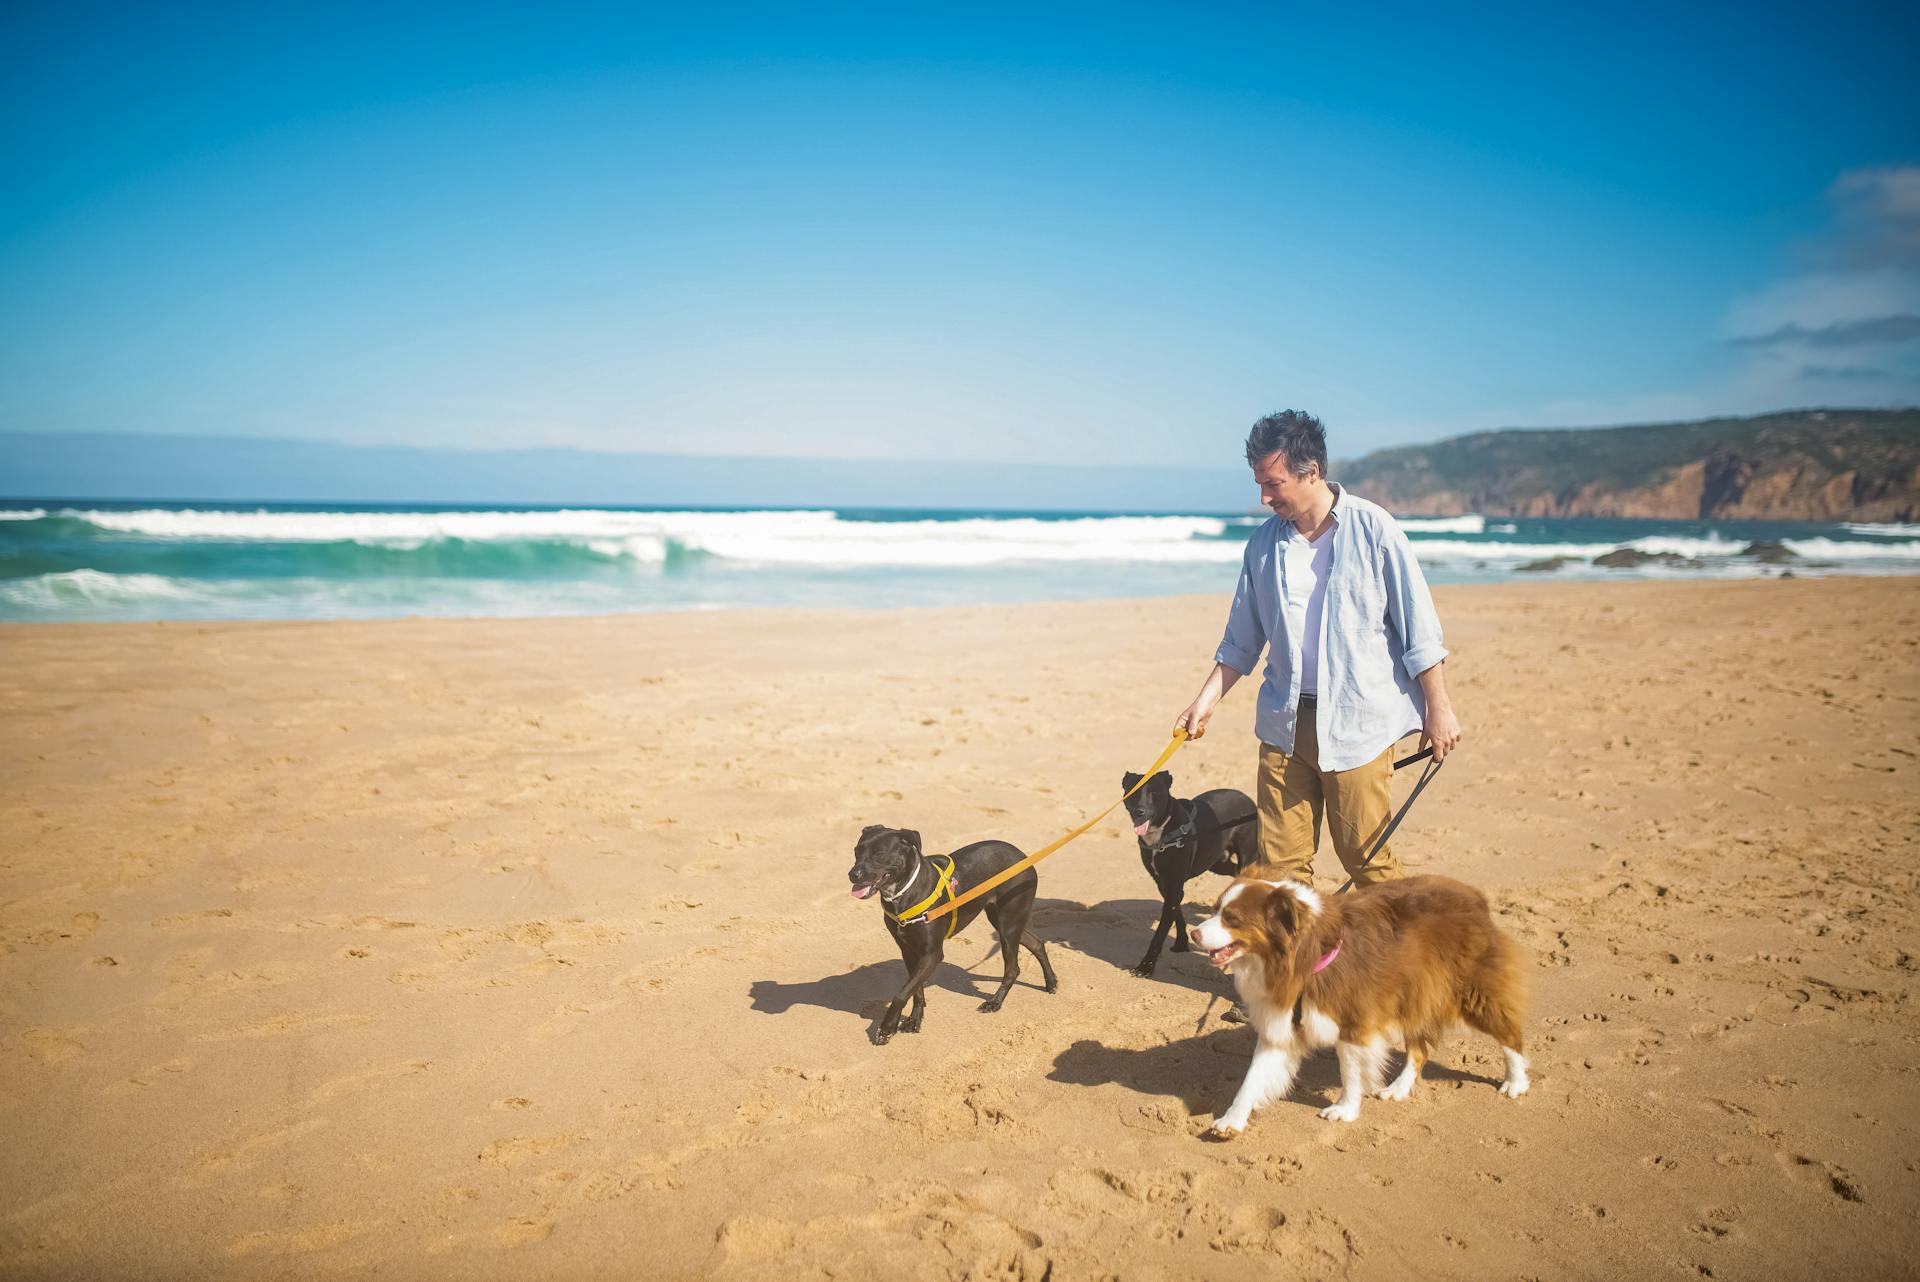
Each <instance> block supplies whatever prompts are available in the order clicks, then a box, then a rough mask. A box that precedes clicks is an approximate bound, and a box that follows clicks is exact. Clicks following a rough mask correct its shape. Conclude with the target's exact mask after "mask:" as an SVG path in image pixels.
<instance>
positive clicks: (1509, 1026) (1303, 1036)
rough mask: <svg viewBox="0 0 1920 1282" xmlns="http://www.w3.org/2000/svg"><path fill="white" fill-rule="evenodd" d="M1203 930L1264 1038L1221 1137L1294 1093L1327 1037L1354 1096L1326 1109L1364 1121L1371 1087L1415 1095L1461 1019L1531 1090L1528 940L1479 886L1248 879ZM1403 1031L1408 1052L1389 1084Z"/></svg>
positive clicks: (1221, 1123) (1433, 880)
mask: <svg viewBox="0 0 1920 1282" xmlns="http://www.w3.org/2000/svg"><path fill="white" fill-rule="evenodd" d="M1191 937H1192V940H1193V943H1194V945H1195V946H1196V947H1198V948H1201V949H1203V950H1205V951H1206V953H1207V955H1208V960H1210V961H1211V962H1212V963H1213V964H1214V965H1215V966H1218V967H1219V968H1221V969H1222V970H1226V971H1229V972H1231V973H1232V975H1233V983H1234V987H1235V988H1237V989H1238V990H1239V992H1240V999H1241V1000H1242V1001H1243V1002H1245V1003H1246V1006H1247V1010H1248V1012H1249V1014H1250V1015H1251V1019H1250V1020H1249V1021H1248V1022H1249V1023H1251V1024H1252V1025H1253V1029H1254V1034H1255V1036H1256V1037H1257V1038H1258V1041H1257V1042H1256V1043H1255V1046H1254V1051H1253V1063H1252V1064H1251V1065H1249V1066H1248V1068H1247V1076H1246V1079H1245V1080H1244V1081H1242V1082H1241V1083H1240V1090H1239V1093H1238V1094H1236V1095H1235V1096H1234V1097H1233V1103H1232V1104H1231V1105H1230V1106H1228V1108H1227V1111H1226V1112H1225V1113H1222V1114H1221V1115H1220V1117H1219V1118H1218V1119H1217V1120H1216V1121H1215V1122H1214V1124H1213V1129H1212V1131H1211V1132H1210V1134H1211V1135H1212V1136H1213V1137H1214V1138H1216V1139H1231V1138H1232V1137H1234V1136H1235V1135H1238V1134H1239V1133H1240V1132H1241V1131H1244V1130H1245V1129H1246V1128H1247V1121H1248V1119H1250V1118H1251V1117H1252V1116H1253V1110H1254V1109H1256V1108H1259V1107H1260V1106H1261V1105H1262V1104H1265V1103H1267V1102H1268V1101H1269V1100H1275V1099H1279V1098H1281V1097H1283V1096H1284V1095H1286V1093H1287V1091H1288V1090H1290V1089H1291V1088H1292V1086H1293V1079H1294V1075H1295V1074H1296V1073H1297V1072H1298V1071H1299V1069H1300V1061H1301V1060H1302V1059H1304V1058H1305V1057H1306V1055H1307V1054H1308V1053H1309V1052H1311V1051H1313V1050H1315V1049H1317V1048H1319V1047H1323V1046H1333V1047H1334V1048H1335V1051H1336V1053H1337V1054H1338V1055H1339V1058H1340V1098H1339V1099H1338V1100H1337V1101H1335V1102H1334V1103H1333V1104H1331V1105H1329V1106H1328V1107H1326V1108H1324V1109H1322V1110H1321V1111H1320V1116H1322V1117H1324V1118H1327V1119H1329V1120H1330V1121H1336V1122H1351V1121H1352V1120H1353V1119H1354V1118H1356V1117H1358V1116H1359V1115H1360V1097H1361V1096H1362V1095H1366V1094H1374V1095H1377V1096H1378V1097H1379V1098H1381V1099H1394V1100H1403V1099H1406V1098H1407V1096H1408V1095H1409V1094H1411V1093H1412V1091H1413V1084H1414V1082H1415V1081H1416V1080H1417V1079H1418V1078H1419V1076H1420V1068H1421V1066H1422V1065H1423V1064H1424V1063H1425V1062H1426V1059H1427V1055H1428V1053H1429V1051H1430V1050H1431V1049H1432V1047H1433V1045H1434V1043H1435V1042H1437V1041H1438V1040H1439V1039H1440V1037H1441V1035H1442V1034H1443V1033H1445V1032H1446V1031H1447V1030H1448V1029H1449V1028H1450V1027H1452V1026H1453V1025H1454V1024H1456V1023H1459V1022H1461V1021H1464V1022H1466V1023H1467V1024H1468V1025H1470V1026H1472V1027H1474V1028H1477V1029H1479V1030H1480V1031H1481V1032H1483V1033H1486V1034H1487V1035H1488V1036H1490V1037H1492V1038H1493V1039H1494V1040H1495V1041H1497V1042H1499V1043H1500V1047H1501V1049H1502V1050H1504V1051H1505V1052H1506V1056H1507V1078H1506V1081H1505V1082H1503V1083H1501V1086H1500V1093H1501V1094H1502V1095H1506V1096H1509V1097H1518V1096H1520V1095H1523V1094H1525V1093H1526V1089H1527V1058H1526V1056H1524V1055H1522V1054H1521V1053H1520V1050H1521V1034H1520V1024H1521V1020H1522V1019H1523V1017H1524V1014H1525V1007H1526V976H1525V973H1524V972H1523V970H1522V969H1521V958H1520V952H1519V949H1517V948H1516V947H1515V946H1514V944H1513V941H1511V940H1510V939H1508V938H1507V937H1506V936H1505V935H1503V934H1501V933H1500V931H1499V930H1498V928H1496V927H1495V926H1494V924H1493V917H1492V915H1491V914H1490V913H1488V911H1487V900H1486V896H1484V895H1482V894H1481V893H1480V892H1479V891H1477V890H1475V889H1474V888H1473V887H1471V886H1466V885H1462V884H1461V883H1460V882H1457V881H1453V880H1451V879H1449V878H1446V877H1407V878H1404V879H1400V880H1395V881H1385V882H1380V883H1377V884H1375V885H1372V886H1363V887H1360V888H1358V889H1356V890H1355V891H1354V892H1353V893H1352V894H1350V895H1340V896H1335V897H1334V898H1333V899H1331V900H1322V899H1321V898H1320V896H1319V895H1318V894H1317V893H1315V892H1314V891H1313V890H1312V889H1311V888H1310V887H1308V886H1304V885H1302V884H1301V883H1299V882H1297V881H1259V880H1255V879H1252V878H1241V879H1240V880H1238V881H1236V882H1234V883H1233V884H1232V885H1231V886H1228V887H1227V889H1226V891H1225V892H1224V893H1223V894H1222V895H1221V896H1220V902H1219V903H1218V904H1217V905H1216V906H1215V908H1214V914H1213V916H1212V917H1209V918H1208V919H1207V920H1206V921H1204V922H1201V923H1200V925H1198V926H1197V927H1195V928H1194V930H1193V933H1192V936H1191ZM1394 1044H1399V1045H1401V1046H1404V1047H1405V1048H1406V1052H1407V1063H1406V1067H1405V1068H1403V1069H1402V1070H1401V1071H1400V1075H1399V1076H1398V1077H1396V1078H1394V1079H1393V1081H1392V1082H1391V1083H1389V1084H1388V1085H1387V1086H1385V1087H1384V1088H1383V1087H1381V1085H1380V1072H1381V1068H1382V1066H1383V1065H1384V1064H1385V1062H1386V1057H1387V1051H1388V1048H1389V1047H1390V1046H1392V1045H1394Z"/></svg>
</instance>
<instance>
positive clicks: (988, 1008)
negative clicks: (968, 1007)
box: [980, 997, 1001, 1015]
mask: <svg viewBox="0 0 1920 1282" xmlns="http://www.w3.org/2000/svg"><path fill="white" fill-rule="evenodd" d="M1000 1002H1001V999H1000V998H998V997H989V998H987V1000H985V1001H984V1002H981V1003H980V1013H981V1014H982V1015H991V1014H993V1012H995V1011H997V1010H999V1009H1000Z"/></svg>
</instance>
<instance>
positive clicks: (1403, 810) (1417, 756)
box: [1153, 748, 1441, 895]
mask: <svg viewBox="0 0 1920 1282" xmlns="http://www.w3.org/2000/svg"><path fill="white" fill-rule="evenodd" d="M1432 755H1433V749H1432V748H1422V749H1420V751H1418V752H1416V753H1414V754H1413V755H1412V756H1411V757H1403V758H1401V759H1400V760H1399V761H1396V762H1394V763H1393V768H1394V769H1395V770H1396V771H1398V770H1405V769H1406V768H1407V767H1408V766H1410V765H1412V764H1413V763H1414V762H1416V761H1425V760H1426V759H1427V758H1428V757H1431V756H1432ZM1440 764H1441V763H1440V762H1438V761H1436V762H1434V763H1433V764H1432V765H1430V766H1428V767H1427V768H1426V769H1425V770H1423V771H1421V772H1420V780H1419V782H1418V783H1416V784H1414V785H1413V793H1412V795H1411V796H1409V797H1408V798H1407V801H1406V804H1405V805H1403V806H1401V807H1400V813H1399V814H1397V815H1395V816H1394V817H1393V822H1392V823H1390V824H1388V825H1387V830H1386V831H1385V832H1383V833H1381V834H1380V840H1379V841H1378V842H1376V843H1375V844H1374V847H1373V849H1372V850H1371V851H1369V852H1367V857H1366V859H1365V860H1364V861H1362V863H1361V864H1360V868H1361V871H1363V872H1364V871H1365V870H1366V867H1367V865H1368V864H1370V863H1372V862H1373V857H1374V856H1375V855H1377V854H1379V853H1380V847H1381V846H1384V845H1386V844H1387V838H1388V837H1391V836H1392V835H1393V830H1394V829H1395V828H1398V827H1399V826H1400V821H1401V820H1402V819H1405V818H1406V817H1407V811H1408V809H1409V808H1411V807H1412V805H1413V798H1414V797H1417V796H1419V795H1420V790H1421V789H1422V788H1424V787H1426V786H1427V781H1428V780H1430V779H1432V778H1433V776H1434V775H1436V774H1438V773H1439V771H1440ZM1259 817H1260V812H1259V811H1257V810H1256V811H1254V812H1253V813H1252V814H1250V815H1245V816H1243V817H1241V818H1239V819H1235V820H1234V821H1233V822H1231V823H1224V824H1221V825H1220V826H1219V827H1218V828H1209V829H1207V830H1206V831H1205V832H1201V831H1200V830H1199V829H1198V828H1196V829H1195V830H1194V831H1192V832H1185V833H1181V835H1180V838H1179V840H1177V841H1169V840H1167V839H1166V838H1164V837H1163V838H1161V840H1160V843H1159V844H1158V845H1156V846H1154V847H1153V850H1154V852H1155V853H1156V854H1157V853H1159V852H1160V851H1162V850H1166V849H1169V848H1171V847H1173V846H1178V845H1180V844H1182V843H1184V842H1185V841H1186V840H1187V838H1188V837H1211V836H1213V834H1214V833H1216V832H1228V831H1231V830H1232V829H1235V828H1238V827H1241V826H1242V825H1244V824H1250V823H1252V822H1253V821H1254V820H1256V819H1258V818H1259ZM1176 831H1177V830H1176ZM1352 884H1353V882H1352V880H1351V879H1349V880H1348V882H1347V886H1351V885H1352ZM1347 886H1342V887H1340V890H1345V889H1346V888H1347ZM1340 890H1336V891H1334V892H1333V893H1334V894H1336V895H1337V894H1339V893H1340Z"/></svg>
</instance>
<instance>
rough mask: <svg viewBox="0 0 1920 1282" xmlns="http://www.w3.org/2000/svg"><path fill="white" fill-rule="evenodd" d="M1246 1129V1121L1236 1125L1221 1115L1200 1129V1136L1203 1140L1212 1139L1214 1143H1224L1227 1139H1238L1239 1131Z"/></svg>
mask: <svg viewBox="0 0 1920 1282" xmlns="http://www.w3.org/2000/svg"><path fill="white" fill-rule="evenodd" d="M1246 1129H1247V1127H1246V1123H1244V1122H1242V1123H1239V1124H1237V1125H1236V1124H1235V1123H1233V1122H1229V1121H1228V1120H1227V1119H1226V1118H1224V1117H1223V1118H1221V1119H1220V1120H1219V1121H1217V1122H1215V1123H1214V1124H1213V1125H1212V1126H1209V1127H1208V1128H1207V1129H1206V1130H1204V1131H1202V1132H1201V1133H1200V1138H1201V1139H1203V1140H1212V1141H1213V1142H1214V1143H1216V1144H1225V1143H1226V1142H1227V1141H1228V1140H1236V1139H1239V1138H1240V1133H1241V1132H1242V1131H1244V1130H1246Z"/></svg>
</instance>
